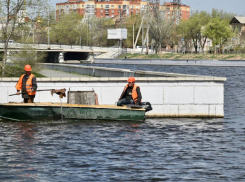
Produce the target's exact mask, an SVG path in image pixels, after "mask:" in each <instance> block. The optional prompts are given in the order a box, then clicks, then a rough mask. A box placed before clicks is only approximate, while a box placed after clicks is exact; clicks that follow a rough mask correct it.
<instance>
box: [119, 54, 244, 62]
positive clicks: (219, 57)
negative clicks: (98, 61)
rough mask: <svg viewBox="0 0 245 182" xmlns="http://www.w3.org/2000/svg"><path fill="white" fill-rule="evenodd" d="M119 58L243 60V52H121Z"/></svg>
mask: <svg viewBox="0 0 245 182" xmlns="http://www.w3.org/2000/svg"><path fill="white" fill-rule="evenodd" d="M119 58H120V59H174V60H176V59H177V60H178V59H180V60H183V59H184V60H186V59H189V60H192V59H194V60H245V54H181V53H160V54H148V55H147V54H139V53H135V54H130V53H128V54H122V55H120V56H119Z"/></svg>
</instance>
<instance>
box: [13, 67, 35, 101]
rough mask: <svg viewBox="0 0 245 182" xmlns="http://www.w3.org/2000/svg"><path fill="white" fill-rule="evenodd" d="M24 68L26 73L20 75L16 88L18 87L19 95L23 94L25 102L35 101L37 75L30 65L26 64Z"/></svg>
mask: <svg viewBox="0 0 245 182" xmlns="http://www.w3.org/2000/svg"><path fill="white" fill-rule="evenodd" d="M24 70H25V72H26V74H23V75H21V76H20V78H19V81H18V82H17V84H16V86H15V88H16V89H17V95H20V94H22V98H24V103H33V101H34V98H35V95H36V90H37V81H36V77H35V75H33V74H32V73H31V66H30V65H25V67H24ZM20 91H21V93H20Z"/></svg>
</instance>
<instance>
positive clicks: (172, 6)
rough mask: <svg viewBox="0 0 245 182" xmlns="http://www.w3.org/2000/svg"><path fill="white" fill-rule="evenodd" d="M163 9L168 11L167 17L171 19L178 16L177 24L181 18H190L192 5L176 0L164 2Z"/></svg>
mask: <svg viewBox="0 0 245 182" xmlns="http://www.w3.org/2000/svg"><path fill="white" fill-rule="evenodd" d="M163 10H165V12H166V17H167V18H168V19H169V18H171V17H172V16H175V17H176V24H179V22H180V20H181V19H184V20H186V19H189V18H190V6H187V5H185V4H181V3H178V2H176V1H174V2H169V3H164V4H163Z"/></svg>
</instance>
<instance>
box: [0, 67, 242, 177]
mask: <svg viewBox="0 0 245 182" xmlns="http://www.w3.org/2000/svg"><path fill="white" fill-rule="evenodd" d="M95 66H107V67H118V68H127V69H131V70H148V71H160V72H175V73H186V74H197V75H210V76H221V77H227V79H228V80H227V82H225V117H224V118H219V119H188V118H186V119H184V118H176V119H170V118H163V119H146V120H145V121H144V122H116V121H114V122H113V121H112V122H106V121H105V122H96V121H90V122H86V121H84V122H66V121H63V122H62V121H56V122H43V123H28V122H23V123H20V122H9V121H3V120H2V121H0V131H1V132H0V181H11V182H12V181H30V182H32V181H43V182H50V181H70V182H72V181H79V182H80V181H215V182H216V181H231V182H233V181H245V107H244V101H245V91H244V87H245V86H244V80H245V72H244V68H238V67H236V68H235V67H187V66H149V65H148V66H145V65H141V66H139V65H138V66H137V67H134V66H133V65H114V66H113V65H95Z"/></svg>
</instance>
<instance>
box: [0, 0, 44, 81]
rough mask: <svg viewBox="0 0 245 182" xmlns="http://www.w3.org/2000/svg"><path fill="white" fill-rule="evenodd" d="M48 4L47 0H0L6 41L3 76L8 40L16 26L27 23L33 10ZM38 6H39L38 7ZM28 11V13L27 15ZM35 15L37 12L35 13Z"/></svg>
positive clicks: (1, 24)
mask: <svg viewBox="0 0 245 182" xmlns="http://www.w3.org/2000/svg"><path fill="white" fill-rule="evenodd" d="M45 4H47V0H1V1H0V17H1V18H0V26H1V34H2V40H3V41H4V55H3V62H2V76H4V75H5V65H6V60H7V52H8V42H9V40H10V39H11V37H12V36H13V34H14V31H15V29H16V27H18V26H20V25H21V24H23V23H25V21H26V19H27V18H28V19H32V18H30V17H31V14H32V12H36V9H38V10H39V11H40V9H42V8H40V7H43V6H41V5H45ZM37 7H38V8H37ZM27 12H29V13H28V15H27ZM34 16H35V14H34Z"/></svg>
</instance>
